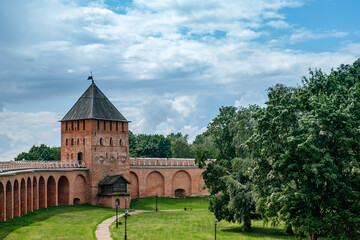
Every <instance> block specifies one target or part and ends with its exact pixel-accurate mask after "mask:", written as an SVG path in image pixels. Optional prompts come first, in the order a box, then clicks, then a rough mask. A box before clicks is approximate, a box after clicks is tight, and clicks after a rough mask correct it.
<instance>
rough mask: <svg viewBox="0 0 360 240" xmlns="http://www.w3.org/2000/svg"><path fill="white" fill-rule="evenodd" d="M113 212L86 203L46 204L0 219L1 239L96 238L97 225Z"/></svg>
mask: <svg viewBox="0 0 360 240" xmlns="http://www.w3.org/2000/svg"><path fill="white" fill-rule="evenodd" d="M114 215H115V210H114V209H110V208H101V207H95V206H91V205H88V204H84V205H77V206H58V207H49V208H47V209H40V210H38V211H35V212H32V213H29V214H27V215H24V216H22V217H19V218H13V219H9V220H8V221H6V222H4V223H0V239H6V240H8V239H27V240H28V239H69V240H70V239H77V240H78V239H84V240H85V239H86V240H88V239H96V238H95V230H96V226H97V225H98V224H99V223H100V222H102V221H104V220H105V219H107V218H110V217H111V216H114Z"/></svg>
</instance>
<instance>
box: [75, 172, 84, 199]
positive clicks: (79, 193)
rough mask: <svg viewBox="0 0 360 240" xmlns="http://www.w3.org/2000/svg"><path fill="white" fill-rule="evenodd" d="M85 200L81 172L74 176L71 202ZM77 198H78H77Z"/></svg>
mask: <svg viewBox="0 0 360 240" xmlns="http://www.w3.org/2000/svg"><path fill="white" fill-rule="evenodd" d="M75 199H76V204H79V203H84V202H86V180H85V177H84V176H83V175H81V174H79V175H77V176H76V177H75V184H74V194H73V203H74V204H75ZM77 199H78V200H77Z"/></svg>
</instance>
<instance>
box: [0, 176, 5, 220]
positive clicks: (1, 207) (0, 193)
mask: <svg viewBox="0 0 360 240" xmlns="http://www.w3.org/2000/svg"><path fill="white" fill-rule="evenodd" d="M4 213H5V190H4V185H3V184H2V182H0V222H3V221H5V214H4Z"/></svg>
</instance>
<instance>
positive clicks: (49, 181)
mask: <svg viewBox="0 0 360 240" xmlns="http://www.w3.org/2000/svg"><path fill="white" fill-rule="evenodd" d="M88 179H89V176H88V169H86V168H58V169H26V170H25V169H22V170H15V171H7V172H2V173H0V221H1V222H3V221H6V220H7V219H10V218H14V217H19V216H21V215H24V214H26V213H28V212H32V211H35V210H37V209H39V208H46V207H49V206H58V205H72V204H74V203H75V204H78V203H85V202H88V201H89V200H88V196H87V194H86V188H87V184H88V181H89V180H88Z"/></svg>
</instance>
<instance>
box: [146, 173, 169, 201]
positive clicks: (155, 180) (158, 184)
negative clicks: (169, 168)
mask: <svg viewBox="0 0 360 240" xmlns="http://www.w3.org/2000/svg"><path fill="white" fill-rule="evenodd" d="M156 193H158V195H159V196H163V195H164V193H165V181H164V176H163V175H162V174H161V173H160V172H158V171H152V172H151V173H149V174H148V175H147V177H146V196H155V195H156Z"/></svg>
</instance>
